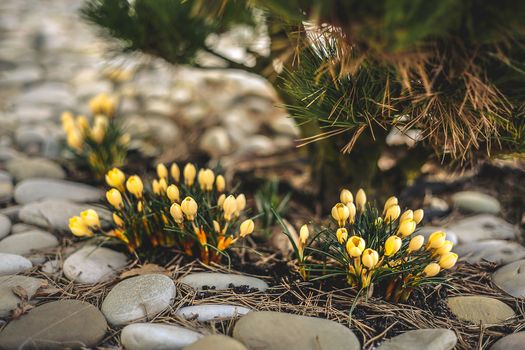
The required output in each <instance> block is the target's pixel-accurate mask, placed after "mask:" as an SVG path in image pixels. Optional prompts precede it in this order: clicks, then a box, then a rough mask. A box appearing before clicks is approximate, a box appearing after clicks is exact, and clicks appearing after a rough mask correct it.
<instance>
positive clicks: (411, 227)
mask: <svg viewBox="0 0 525 350" xmlns="http://www.w3.org/2000/svg"><path fill="white" fill-rule="evenodd" d="M415 230H416V222H415V221H414V220H411V219H407V220H405V221H401V223H400V224H399V227H398V228H397V233H398V234H400V235H401V236H402V237H408V236H410V235H411V234H412V233H414V231H415Z"/></svg>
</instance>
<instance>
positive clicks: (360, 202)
mask: <svg viewBox="0 0 525 350" xmlns="http://www.w3.org/2000/svg"><path fill="white" fill-rule="evenodd" d="M355 205H356V208H357V210H359V211H361V212H362V211H365V207H366V193H365V191H364V190H363V189H362V188H360V189H359V191H357V193H356V195H355Z"/></svg>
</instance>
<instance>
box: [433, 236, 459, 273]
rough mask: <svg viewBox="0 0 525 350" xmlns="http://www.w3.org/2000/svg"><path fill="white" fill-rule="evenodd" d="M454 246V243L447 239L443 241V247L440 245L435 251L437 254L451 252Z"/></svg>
mask: <svg viewBox="0 0 525 350" xmlns="http://www.w3.org/2000/svg"><path fill="white" fill-rule="evenodd" d="M453 246H454V243H452V242H451V241H448V240H446V241H445V242H443V245H442V246H441V247H439V248H437V249H436V250H435V253H436V254H437V255H446V254H448V253H450V251H451V250H452V247H453ZM442 267H443V266H442Z"/></svg>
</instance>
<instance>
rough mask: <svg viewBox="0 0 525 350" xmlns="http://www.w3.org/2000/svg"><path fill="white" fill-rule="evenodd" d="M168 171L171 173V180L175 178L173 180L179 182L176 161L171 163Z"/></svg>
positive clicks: (178, 169)
mask: <svg viewBox="0 0 525 350" xmlns="http://www.w3.org/2000/svg"><path fill="white" fill-rule="evenodd" d="M170 173H171V177H172V178H173V180H175V182H179V180H180V168H179V166H178V165H177V163H173V164H171V167H170Z"/></svg>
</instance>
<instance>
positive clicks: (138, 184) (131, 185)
mask: <svg viewBox="0 0 525 350" xmlns="http://www.w3.org/2000/svg"><path fill="white" fill-rule="evenodd" d="M126 188H127V189H128V191H129V193H131V194H132V195H134V196H135V197H137V198H142V191H143V190H144V184H143V183H142V180H141V179H140V177H138V176H137V175H132V176H130V177H129V178H128V181H126Z"/></svg>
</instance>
